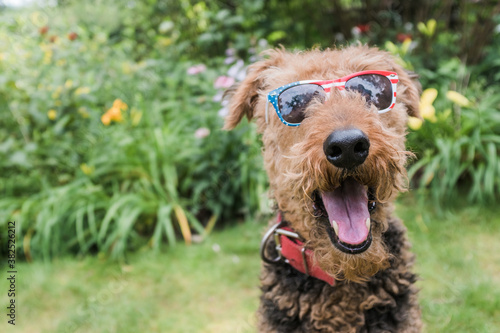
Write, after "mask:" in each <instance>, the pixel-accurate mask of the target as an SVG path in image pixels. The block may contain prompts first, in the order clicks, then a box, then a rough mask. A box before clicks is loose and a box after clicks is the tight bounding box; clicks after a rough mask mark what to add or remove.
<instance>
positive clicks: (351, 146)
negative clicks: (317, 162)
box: [323, 128, 370, 169]
mask: <svg viewBox="0 0 500 333" xmlns="http://www.w3.org/2000/svg"><path fill="white" fill-rule="evenodd" d="M369 150H370V140H368V137H367V136H366V134H365V133H363V132H362V131H361V130H359V129H357V128H344V129H338V130H335V131H333V132H332V133H331V134H330V135H329V136H328V138H326V140H325V142H324V143H323V151H324V152H325V155H326V158H327V159H328V161H329V162H330V163H332V164H333V165H335V166H336V167H338V168H346V169H352V168H355V167H357V166H359V165H361V164H363V162H364V161H365V160H366V158H367V157H368V152H369Z"/></svg>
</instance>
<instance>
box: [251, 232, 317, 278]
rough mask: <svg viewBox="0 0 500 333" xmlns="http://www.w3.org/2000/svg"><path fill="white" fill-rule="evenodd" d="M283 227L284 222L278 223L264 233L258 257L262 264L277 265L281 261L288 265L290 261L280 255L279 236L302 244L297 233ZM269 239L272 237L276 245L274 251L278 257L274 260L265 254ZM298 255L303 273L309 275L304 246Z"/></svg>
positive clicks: (301, 239)
mask: <svg viewBox="0 0 500 333" xmlns="http://www.w3.org/2000/svg"><path fill="white" fill-rule="evenodd" d="M284 226H285V223H284V222H279V223H277V224H275V225H273V226H272V227H271V228H270V229H269V230H268V231H267V232H266V234H265V235H264V237H263V238H262V241H261V243H260V257H261V258H262V260H263V261H264V262H266V263H268V264H275V263H278V262H280V261H283V262H285V263H287V264H289V263H290V261H289V260H288V259H287V258H285V257H284V256H283V253H282V250H283V247H282V244H281V236H285V237H288V238H292V239H295V240H298V241H300V242H302V243H303V242H304V239H303V238H302V237H300V235H299V234H298V233H296V232H293V231H290V230H287V229H284V228H283V227H284ZM271 237H274V241H275V243H276V247H275V249H276V252H277V253H278V255H277V256H276V257H275V258H269V257H268V256H267V254H266V248H267V244H268V242H269V240H270V239H271ZM300 254H301V256H302V262H303V263H304V272H305V274H306V275H309V267H308V265H307V260H306V247H305V246H302V248H301V250H300Z"/></svg>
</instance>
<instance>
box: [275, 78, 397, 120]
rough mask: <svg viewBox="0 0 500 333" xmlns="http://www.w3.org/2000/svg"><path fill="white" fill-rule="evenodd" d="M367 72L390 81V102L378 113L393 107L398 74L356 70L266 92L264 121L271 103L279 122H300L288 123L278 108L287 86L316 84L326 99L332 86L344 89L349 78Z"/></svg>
mask: <svg viewBox="0 0 500 333" xmlns="http://www.w3.org/2000/svg"><path fill="white" fill-rule="evenodd" d="M368 74H378V75H382V76H385V77H386V78H388V79H389V81H390V82H391V87H392V92H393V94H392V102H391V104H390V106H389V107H387V108H385V109H382V110H379V111H378V113H385V112H387V111H389V110H391V109H392V108H394V105H395V104H396V87H397V84H398V82H399V78H398V74H397V73H396V72H389V71H362V72H356V73H353V74H349V75H347V76H344V77H341V78H340V79H335V80H306V81H297V82H293V83H289V84H286V85H284V86H281V87H279V88H277V89H274V90H272V91H270V92H269V93H268V94H267V103H266V123H267V122H268V116H267V115H268V108H269V103H271V104H272V105H273V107H274V110H275V111H276V113H277V114H278V117H279V118H280V120H281V122H282V123H283V124H285V125H287V126H293V127H295V126H299V125H300V123H297V124H295V123H289V122H287V121H286V120H285V119H283V116H282V115H281V111H280V110H279V106H278V98H279V96H280V95H281V93H282V92H284V91H285V90H287V89H288V88H291V87H295V86H299V85H302V84H316V85H318V86H320V87H322V88H323V90H324V91H325V94H326V99H328V97H329V96H330V91H331V89H332V87H336V88H337V89H339V90H340V91H345V85H346V82H347V81H349V80H350V79H352V78H354V77H356V76H361V75H368Z"/></svg>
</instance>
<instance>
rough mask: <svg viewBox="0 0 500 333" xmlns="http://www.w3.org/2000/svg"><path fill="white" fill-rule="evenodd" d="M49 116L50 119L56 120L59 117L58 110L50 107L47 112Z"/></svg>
mask: <svg viewBox="0 0 500 333" xmlns="http://www.w3.org/2000/svg"><path fill="white" fill-rule="evenodd" d="M47 117H49V119H50V120H54V119H56V117H57V112H56V110H54V109H50V110H49V111H48V112H47Z"/></svg>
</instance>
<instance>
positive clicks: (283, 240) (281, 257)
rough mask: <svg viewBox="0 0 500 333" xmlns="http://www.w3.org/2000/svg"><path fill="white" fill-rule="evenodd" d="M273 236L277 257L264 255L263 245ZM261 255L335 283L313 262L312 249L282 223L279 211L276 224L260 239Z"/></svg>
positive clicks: (266, 259) (332, 283)
mask: <svg viewBox="0 0 500 333" xmlns="http://www.w3.org/2000/svg"><path fill="white" fill-rule="evenodd" d="M273 236H274V239H275V242H276V250H277V251H278V257H277V258H274V259H269V258H267V257H266V255H265V247H266V244H267V242H268V240H269V238H271V237H273ZM261 257H262V259H263V260H264V261H265V262H267V263H276V262H279V261H284V262H286V263H288V264H290V265H291V266H292V267H293V268H295V269H296V270H298V271H299V272H302V273H304V274H306V275H309V276H312V277H315V278H317V279H320V280H322V281H325V282H326V283H328V284H329V285H331V286H333V285H334V284H335V279H334V278H333V277H332V276H330V275H329V274H328V273H326V272H325V271H324V270H322V269H321V268H320V267H319V266H318V265H316V264H315V262H314V258H313V251H312V250H311V249H307V248H306V247H305V245H304V242H303V241H302V239H301V237H300V236H299V235H298V234H297V233H295V232H294V231H293V229H292V228H290V227H288V226H286V225H285V224H284V223H283V221H282V218H281V212H279V213H278V218H277V224H276V225H274V226H273V227H272V228H271V229H269V231H268V232H267V233H266V234H265V236H264V238H263V239H262V243H261Z"/></svg>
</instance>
